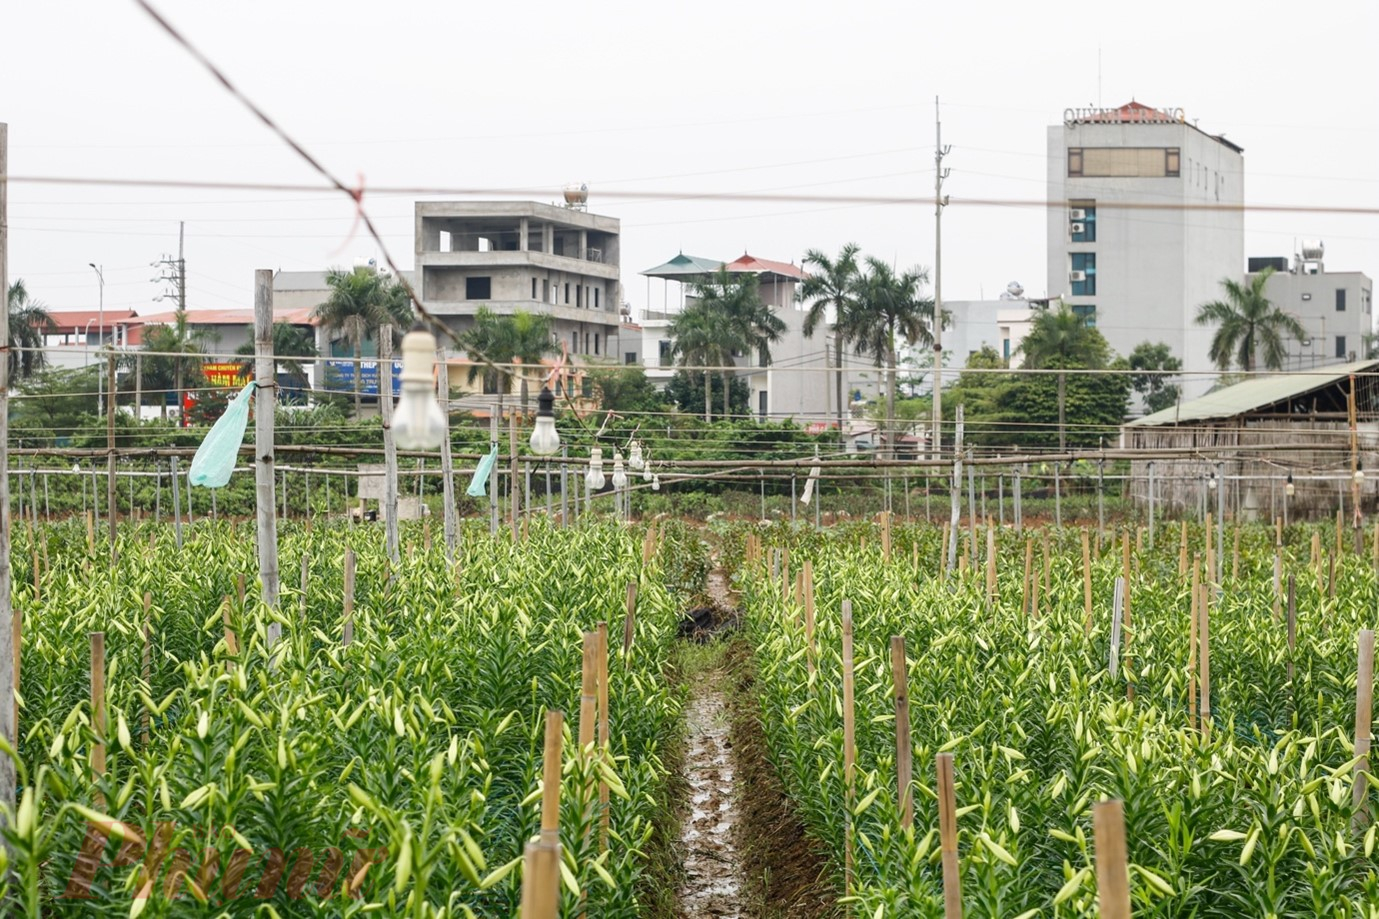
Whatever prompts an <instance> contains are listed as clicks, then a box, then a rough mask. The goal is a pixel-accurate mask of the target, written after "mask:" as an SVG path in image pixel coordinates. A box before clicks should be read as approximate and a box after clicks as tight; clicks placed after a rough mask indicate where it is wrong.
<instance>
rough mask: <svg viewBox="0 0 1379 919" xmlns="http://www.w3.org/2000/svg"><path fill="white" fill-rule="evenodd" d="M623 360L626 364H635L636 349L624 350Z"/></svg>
mask: <svg viewBox="0 0 1379 919" xmlns="http://www.w3.org/2000/svg"><path fill="white" fill-rule="evenodd" d="M622 362H623V363H624V364H635V363H637V352H636V351H624V352H623V353H622Z"/></svg>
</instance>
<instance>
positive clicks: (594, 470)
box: [584, 447, 604, 491]
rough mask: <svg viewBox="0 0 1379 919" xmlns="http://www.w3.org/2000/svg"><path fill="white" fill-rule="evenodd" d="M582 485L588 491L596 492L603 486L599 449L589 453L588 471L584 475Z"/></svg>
mask: <svg viewBox="0 0 1379 919" xmlns="http://www.w3.org/2000/svg"><path fill="white" fill-rule="evenodd" d="M584 484H585V485H587V486H588V488H589V490H590V491H598V490H599V489H600V488H602V487H603V486H604V478H603V450H602V449H600V448H599V447H595V448H594V449H592V450H590V451H589V471H588V472H587V473H585V475H584Z"/></svg>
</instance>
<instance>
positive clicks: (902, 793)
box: [891, 635, 915, 830]
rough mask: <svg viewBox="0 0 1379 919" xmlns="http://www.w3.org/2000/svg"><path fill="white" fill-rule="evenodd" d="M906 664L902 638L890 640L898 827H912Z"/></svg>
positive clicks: (911, 746)
mask: <svg viewBox="0 0 1379 919" xmlns="http://www.w3.org/2000/svg"><path fill="white" fill-rule="evenodd" d="M907 671H908V667H907V666H906V662H905V636H903V635H892V636H891V682H892V684H893V686H894V692H895V780H896V793H897V795H898V797H897V799H896V800H897V802H898V803H899V805H900V827H901V829H905V830H908V829H911V828H913V827H914V825H915V802H914V797H913V792H912V789H911V785H912V783H913V781H914V762H913V757H914V744H913V741H912V740H911V737H910V689H909V676H908V673H907Z"/></svg>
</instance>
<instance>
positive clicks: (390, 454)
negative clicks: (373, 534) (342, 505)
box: [378, 323, 402, 570]
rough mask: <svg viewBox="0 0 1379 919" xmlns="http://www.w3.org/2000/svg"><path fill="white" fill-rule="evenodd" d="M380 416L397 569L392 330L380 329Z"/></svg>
mask: <svg viewBox="0 0 1379 919" xmlns="http://www.w3.org/2000/svg"><path fill="white" fill-rule="evenodd" d="M378 413H379V414H380V415H381V416H383V463H384V467H383V531H384V540H385V542H386V543H387V546H388V558H389V559H390V560H391V561H392V563H393V568H394V570H395V569H396V568H397V566H398V565H400V564H401V563H402V552H401V541H400V540H399V538H398V529H397V441H396V440H395V439H394V437H393V327H392V326H391V325H389V324H387V323H384V324H383V325H380V326H379V327H378Z"/></svg>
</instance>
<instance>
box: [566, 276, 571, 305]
mask: <svg viewBox="0 0 1379 919" xmlns="http://www.w3.org/2000/svg"><path fill="white" fill-rule="evenodd" d="M565 305H566V306H569V305H570V282H569V281H566V282H565Z"/></svg>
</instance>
